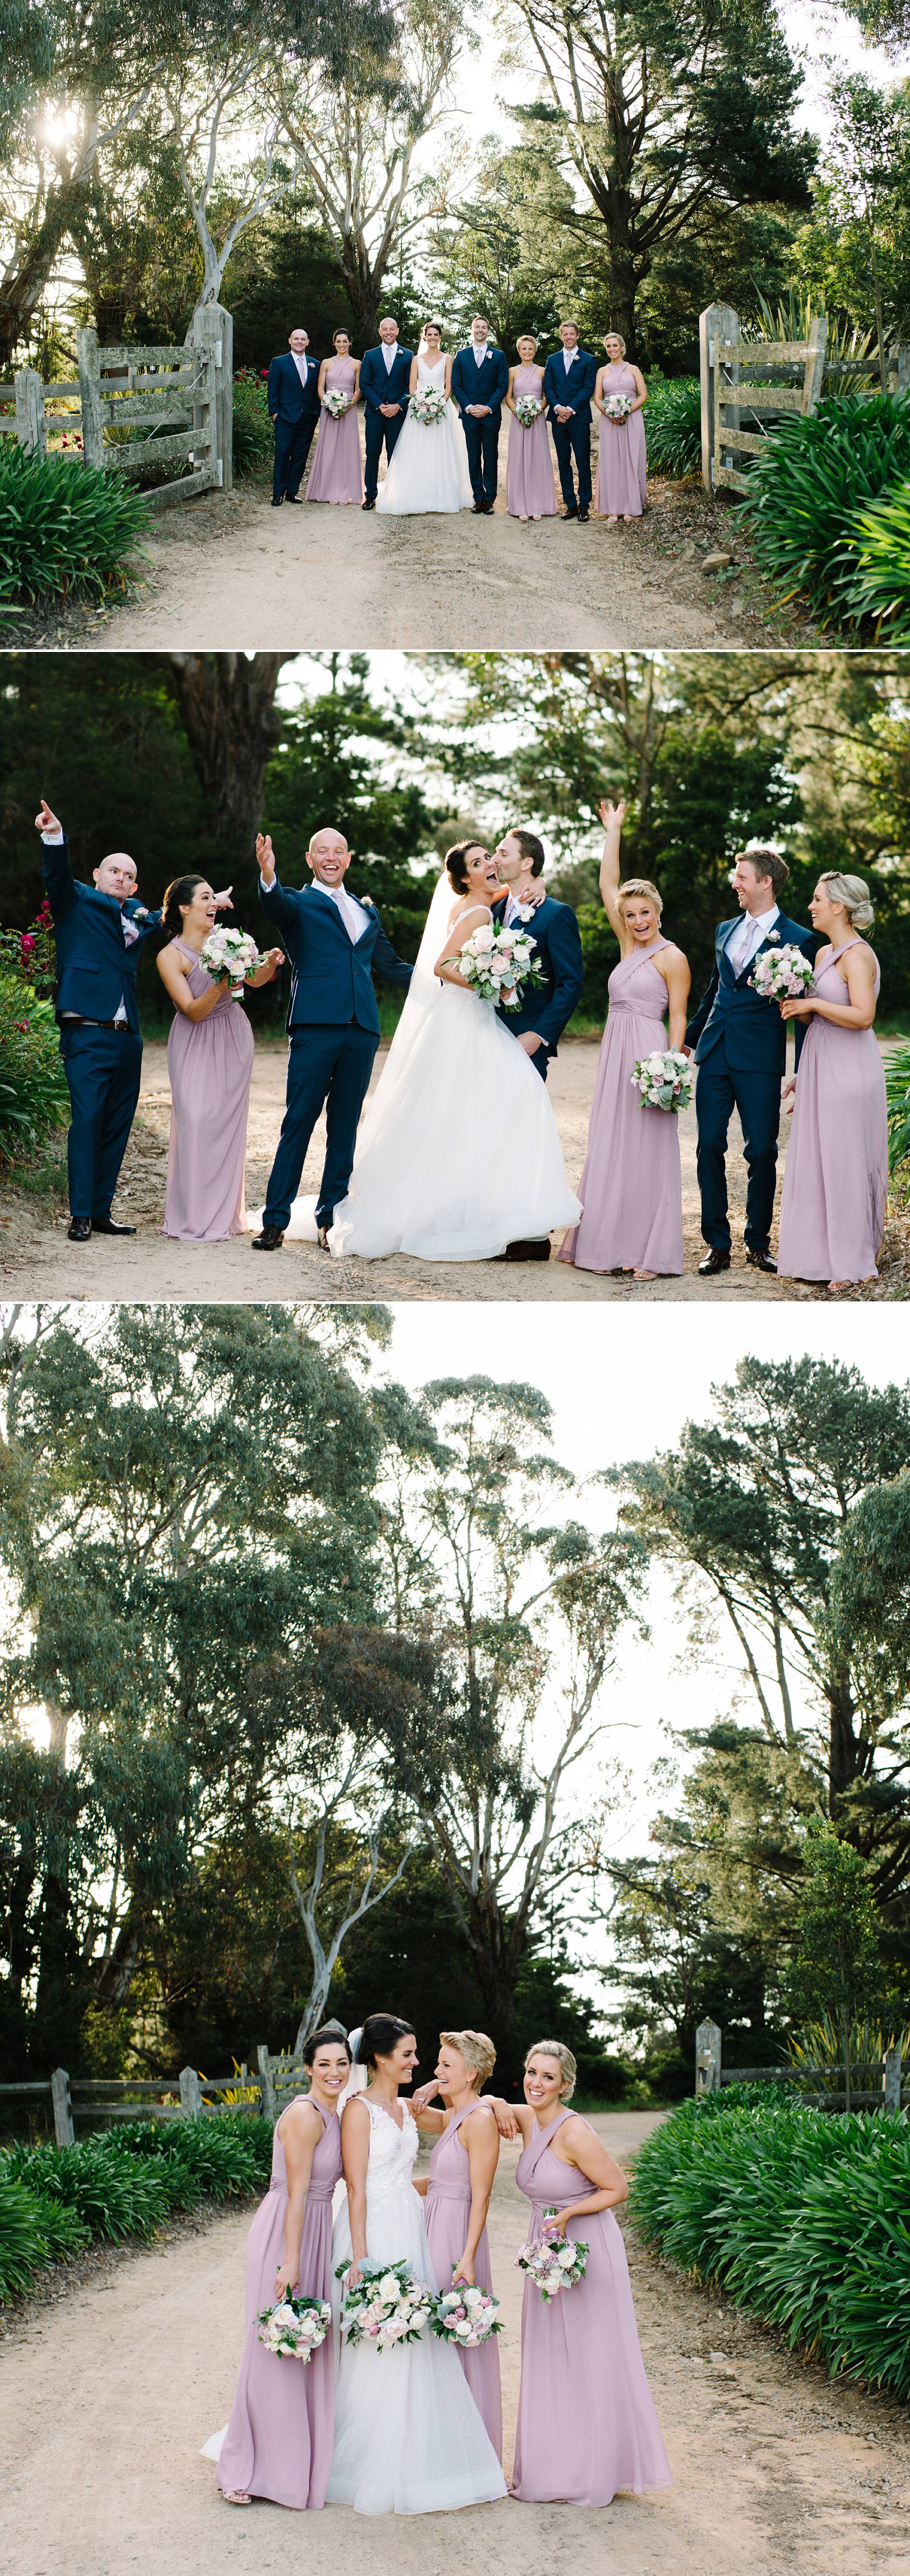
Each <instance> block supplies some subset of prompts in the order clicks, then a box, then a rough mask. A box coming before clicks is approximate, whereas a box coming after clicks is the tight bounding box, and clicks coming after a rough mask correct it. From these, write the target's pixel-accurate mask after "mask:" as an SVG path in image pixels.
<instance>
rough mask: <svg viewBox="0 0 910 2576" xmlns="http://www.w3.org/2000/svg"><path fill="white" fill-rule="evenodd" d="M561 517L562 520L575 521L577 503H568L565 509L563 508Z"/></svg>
mask: <svg viewBox="0 0 910 2576" xmlns="http://www.w3.org/2000/svg"><path fill="white" fill-rule="evenodd" d="M562 515H563V518H564V519H577V517H578V503H577V501H568V502H567V503H566V507H565V509H564V511H563V514H562Z"/></svg>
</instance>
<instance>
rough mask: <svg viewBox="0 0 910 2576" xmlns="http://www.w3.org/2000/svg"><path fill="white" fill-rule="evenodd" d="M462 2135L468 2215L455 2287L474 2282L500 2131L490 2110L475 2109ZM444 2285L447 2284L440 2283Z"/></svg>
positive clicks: (456, 2270) (454, 2274)
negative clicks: (458, 2283)
mask: <svg viewBox="0 0 910 2576" xmlns="http://www.w3.org/2000/svg"><path fill="white" fill-rule="evenodd" d="M461 2135H462V2144H463V2145H464V2146H465V2147H466V2148H467V2151H468V2170H469V2173H470V2177H471V2212H470V2217H469V2219H468V2232H467V2236H466V2238H465V2249H464V2253H463V2254H462V2256H461V2258H460V2261H459V2262H457V2263H456V2265H455V2270H454V2272H453V2274H452V2282H453V2285H454V2283H455V2282H456V2281H467V2283H468V2285H469V2287H470V2286H471V2284H472V2283H473V2280H474V2265H475V2263H476V2260H477V2248H478V2245H479V2244H480V2239H481V2237H482V2235H483V2231H484V2228H485V2226H486V2223H487V2211H488V2209H489V2206H490V2193H491V2191H492V2189H493V2182H494V2178H495V2174H496V2167H497V2164H498V2162H499V2130H498V2128H497V2125H496V2120H495V2117H494V2116H493V2112H492V2109H491V2108H487V2107H484V2108H481V2107H480V2106H478V2108H477V2110H476V2111H472V2112H471V2116H470V2119H468V2120H465V2122H464V2125H463V2128H462V2132H461ZM443 2286H444V2287H445V2286H446V2285H445V2284H443Z"/></svg>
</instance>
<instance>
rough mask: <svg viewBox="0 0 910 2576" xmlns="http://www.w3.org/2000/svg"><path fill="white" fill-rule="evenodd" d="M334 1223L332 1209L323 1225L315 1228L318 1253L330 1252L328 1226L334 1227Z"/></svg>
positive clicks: (333, 1211)
mask: <svg viewBox="0 0 910 2576" xmlns="http://www.w3.org/2000/svg"><path fill="white" fill-rule="evenodd" d="M334 1223H335V1210H334V1208H333V1210H332V1214H331V1216H327V1217H326V1220H325V1224H324V1225H319V1226H317V1228H316V1241H317V1243H318V1245H319V1249H320V1252H329V1251H330V1250H331V1245H330V1243H329V1227H330V1225H334Z"/></svg>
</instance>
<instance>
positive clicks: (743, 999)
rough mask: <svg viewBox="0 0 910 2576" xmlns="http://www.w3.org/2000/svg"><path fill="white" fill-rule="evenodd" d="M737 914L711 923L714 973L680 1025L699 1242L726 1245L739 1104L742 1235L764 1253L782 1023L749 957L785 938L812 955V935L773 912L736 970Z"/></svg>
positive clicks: (799, 1027)
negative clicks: (690, 1077) (730, 1150)
mask: <svg viewBox="0 0 910 2576" xmlns="http://www.w3.org/2000/svg"><path fill="white" fill-rule="evenodd" d="M741 922H742V914H741V913H737V916H736V920H735V921H722V922H721V923H720V924H719V927H718V930H717V933H716V937H715V943H714V972H713V974H712V976H711V981H710V984H709V985H708V989H707V992H706V993H705V994H704V995H703V998H702V1000H701V1001H700V1002H699V1005H698V1009H697V1010H696V1011H694V1012H693V1015H692V1018H691V1020H690V1021H689V1025H688V1028H687V1030H686V1045H687V1046H691V1047H694V1049H695V1062H696V1064H697V1066H698V1079H697V1082H696V1085H695V1111H696V1117H697V1120H698V1186H699V1189H700V1192H701V1230H702V1234H703V1235H704V1239H705V1242H706V1243H709V1244H711V1245H713V1246H714V1248H715V1250H717V1251H719V1252H729V1249H730V1221H729V1216H728V1212H727V1171H726V1152H727V1131H728V1128H729V1125H730V1117H731V1114H732V1111H733V1110H734V1108H735V1109H737V1110H738V1111H739V1117H740V1123H741V1126H742V1131H743V1153H744V1155H745V1159H746V1164H747V1167H748V1175H749V1178H748V1185H747V1189H746V1227H745V1240H746V1243H747V1244H748V1246H749V1249H750V1251H752V1252H766V1251H767V1248H768V1241H769V1237H770V1233H771V1219H772V1216H773V1213H774V1185H775V1179H776V1172H777V1137H778V1129H779V1127H780V1087H781V1082H782V1079H783V1075H784V1071H785V1068H786V1061H787V1026H786V1021H785V1020H782V1019H781V1015H780V1011H779V1009H778V1005H777V1003H776V1002H770V1001H765V1000H763V998H762V996H761V994H759V993H756V991H755V988H754V985H752V984H750V982H749V977H750V975H751V974H752V973H753V971H754V967H755V957H760V956H761V955H762V953H763V951H764V950H765V949H766V948H767V947H768V946H769V945H774V946H776V945H778V944H779V945H780V946H781V947H783V946H784V945H785V944H789V945H791V946H792V947H794V948H801V949H803V951H804V953H805V955H806V956H807V957H811V958H814V957H815V955H816V951H817V949H818V945H819V942H818V939H817V937H816V935H815V932H814V931H811V930H803V929H802V927H801V925H800V923H799V922H798V921H789V920H788V918H787V915H786V913H783V912H779V913H778V916H777V920H776V921H775V922H773V923H772V925H771V928H772V939H771V941H769V940H767V939H764V940H763V941H762V944H761V948H758V949H756V952H755V957H750V959H749V962H748V965H747V966H746V967H744V969H743V971H742V973H741V974H739V975H737V974H736V972H735V970H734V968H733V966H731V964H730V962H729V959H728V956H727V950H728V947H729V944H730V940H731V938H732V936H733V932H734V931H735V930H738V929H739V927H740V924H741ZM803 1036H804V1025H803V1022H802V1021H801V1020H797V1022H796V1056H797V1062H798V1061H799V1054H800V1048H801V1046H802V1042H803Z"/></svg>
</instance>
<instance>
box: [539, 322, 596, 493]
mask: <svg viewBox="0 0 910 2576" xmlns="http://www.w3.org/2000/svg"><path fill="white" fill-rule="evenodd" d="M559 337H560V339H561V341H562V348H561V350H559V349H555V350H554V352H553V355H552V357H551V358H548V359H547V363H546V366H545V368H544V372H543V389H544V394H545V397H546V400H547V402H548V403H549V406H550V413H549V417H550V427H551V429H552V432H553V445H554V447H555V449H556V462H557V465H558V467H559V481H560V486H561V490H562V497H563V500H564V502H565V505H566V518H567V519H587V518H588V517H589V516H590V510H591V396H592V394H593V392H594V387H595V384H596V382H597V360H596V358H593V357H592V356H591V352H590V350H589V349H582V348H581V347H580V346H579V338H578V324H577V322H561V323H560V326H559ZM573 456H574V459H575V466H576V471H577V474H578V497H577V499H576V496H575V484H574V481H573V477H572V459H573Z"/></svg>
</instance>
